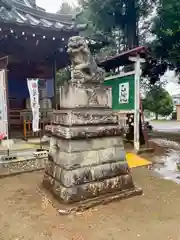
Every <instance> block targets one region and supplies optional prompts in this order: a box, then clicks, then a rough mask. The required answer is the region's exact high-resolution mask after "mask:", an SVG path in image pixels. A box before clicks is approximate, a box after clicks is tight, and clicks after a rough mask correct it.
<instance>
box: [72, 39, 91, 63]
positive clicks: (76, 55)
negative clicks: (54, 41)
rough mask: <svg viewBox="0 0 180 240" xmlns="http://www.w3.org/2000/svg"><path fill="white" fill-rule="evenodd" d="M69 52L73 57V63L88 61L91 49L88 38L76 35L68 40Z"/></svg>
mask: <svg viewBox="0 0 180 240" xmlns="http://www.w3.org/2000/svg"><path fill="white" fill-rule="evenodd" d="M68 54H69V56H70V58H71V61H72V64H75V65H77V64H79V63H82V62H87V61H88V56H89V55H90V50H89V48H88V44H87V42H86V39H85V38H83V37H80V36H74V37H71V38H70V39H69V42H68Z"/></svg>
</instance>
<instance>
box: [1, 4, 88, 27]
mask: <svg viewBox="0 0 180 240" xmlns="http://www.w3.org/2000/svg"><path fill="white" fill-rule="evenodd" d="M0 22H4V23H16V24H19V25H26V26H27V25H30V26H33V27H37V28H44V29H50V30H73V29H77V30H81V29H84V28H85V27H86V26H85V25H84V24H79V25H75V24H74V20H73V16H72V15H59V14H53V13H48V12H46V11H45V10H44V9H42V8H40V7H38V6H36V4H35V0H0Z"/></svg>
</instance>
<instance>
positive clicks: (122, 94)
mask: <svg viewBox="0 0 180 240" xmlns="http://www.w3.org/2000/svg"><path fill="white" fill-rule="evenodd" d="M119 103H120V104H127V103H129V82H125V83H120V84H119Z"/></svg>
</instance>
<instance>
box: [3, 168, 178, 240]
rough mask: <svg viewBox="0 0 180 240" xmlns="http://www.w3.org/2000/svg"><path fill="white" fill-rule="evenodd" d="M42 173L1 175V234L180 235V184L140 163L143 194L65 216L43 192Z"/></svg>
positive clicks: (47, 239) (86, 238)
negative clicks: (41, 190) (160, 175)
mask: <svg viewBox="0 0 180 240" xmlns="http://www.w3.org/2000/svg"><path fill="white" fill-rule="evenodd" d="M42 177H43V173H30V174H24V175H19V176H15V177H9V178H4V179H1V180H0V192H1V197H0V240H41V239H43V240H58V239H60V240H92V239H94V240H96V239H97V240H113V239H114V240H121V239H122V240H124V239H128V240H131V239H132V240H134V239H143V240H144V239H146V240H152V239H155V240H156V239H159V238H161V239H163V240H170V239H173V240H178V239H180V224H179V223H180V211H179V210H178V206H179V199H180V186H179V185H177V184H175V183H173V182H171V181H166V180H163V179H159V178H156V177H153V176H152V172H151V171H149V170H147V169H144V168H140V169H135V170H133V177H134V179H135V181H136V182H137V184H138V185H139V186H140V187H142V188H143V190H144V195H143V196H137V197H133V198H131V199H127V200H123V201H119V202H114V203H111V204H109V205H106V206H99V207H97V208H95V209H93V210H89V211H86V212H84V213H83V214H78V215H70V216H61V215H59V214H58V212H57V210H56V209H55V208H53V207H52V205H51V204H50V203H49V202H48V201H47V199H46V198H45V197H43V196H42V195H41V193H40V192H39V188H38V184H39V183H40V182H41V180H42Z"/></svg>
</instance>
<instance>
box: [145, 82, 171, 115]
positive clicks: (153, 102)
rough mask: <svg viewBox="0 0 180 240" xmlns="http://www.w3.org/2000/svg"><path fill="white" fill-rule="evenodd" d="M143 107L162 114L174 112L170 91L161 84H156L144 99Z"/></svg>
mask: <svg viewBox="0 0 180 240" xmlns="http://www.w3.org/2000/svg"><path fill="white" fill-rule="evenodd" d="M143 109H146V110H149V111H151V112H153V113H155V114H156V116H158V115H162V116H168V115H170V114H171V113H172V112H173V101H172V98H171V96H170V95H169V93H168V92H167V91H166V90H165V89H164V88H162V87H161V86H159V87H158V86H154V87H153V88H151V90H150V91H149V92H148V93H147V94H146V97H145V98H144V99H143Z"/></svg>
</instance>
